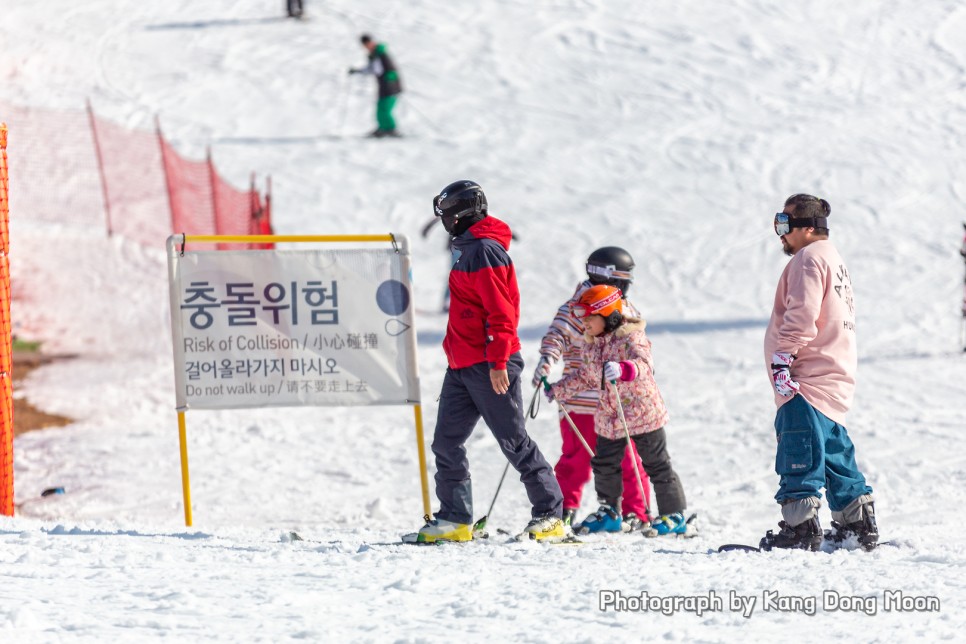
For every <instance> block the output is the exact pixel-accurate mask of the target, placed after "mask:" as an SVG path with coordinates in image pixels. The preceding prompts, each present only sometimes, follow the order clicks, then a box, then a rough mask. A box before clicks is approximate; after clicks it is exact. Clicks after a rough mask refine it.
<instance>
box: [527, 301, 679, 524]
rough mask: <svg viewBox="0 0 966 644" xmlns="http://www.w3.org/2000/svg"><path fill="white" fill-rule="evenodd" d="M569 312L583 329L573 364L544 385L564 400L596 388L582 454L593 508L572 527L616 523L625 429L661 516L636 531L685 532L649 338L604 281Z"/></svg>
mask: <svg viewBox="0 0 966 644" xmlns="http://www.w3.org/2000/svg"><path fill="white" fill-rule="evenodd" d="M573 313H574V317H576V318H578V319H579V320H580V321H581V323H582V325H583V327H584V329H585V330H586V333H585V334H584V343H583V345H582V346H581V350H580V366H579V367H578V368H577V369H574V370H573V371H571V372H570V374H569V375H568V376H567V377H566V378H563V379H561V380H560V381H558V382H556V383H554V384H553V385H551V386H550V387H549V388H548V389H547V390H546V394H547V398H548V399H549V400H554V399H557V398H559V399H561V400H569V399H571V398H573V397H574V396H575V395H577V394H578V393H580V392H584V391H587V390H588V389H594V388H599V387H602V388H603V391H602V392H601V394H600V399H599V401H598V403H597V408H596V409H595V410H594V429H595V431H596V432H597V453H596V454H595V455H594V457H593V458H592V459H590V464H591V466H592V467H593V469H594V488H595V490H596V491H597V498H598V499H599V500H600V508H598V510H597V512H595V513H593V514H591V515H590V516H589V517H587V518H586V519H584V520H583V521H582V522H581V524H580V526H578V528H576V529H575V531H579V532H580V533H586V532H601V531H604V532H614V531H616V530H620V529H621V523H622V522H621V514H620V499H621V495H622V492H623V482H622V480H621V461H622V460H623V458H624V455H625V454H626V450H627V443H628V436H629V437H630V439H629V440H630V442H632V443H633V444H634V445H635V446H636V447H637V453H638V454H640V455H641V460H642V462H643V464H644V470H645V471H646V472H647V474H648V476H650V477H651V481H652V482H653V483H654V494H655V496H657V505H658V512H659V513H660V515H661V516H659V517H658V518H657V519H655V520H654V521H653V522H652V523H651V524H650V525H647V526H643V527H642V531H643V532H644V536H646V537H659V536H664V535H684V534H688V529H689V526H688V523H687V521H686V520H685V518H684V509H685V508H686V507H687V503H686V500H685V497H684V488H683V487H682V485H681V481H680V479H678V475H677V473H675V471H674V468H673V467H671V457H670V455H669V454H668V451H667V433H666V431H665V429H664V426H665V425H666V424H667V421H668V412H667V407H666V406H665V405H664V399H663V398H662V397H661V392H660V391H659V390H658V388H657V382H655V380H654V367H653V363H652V360H651V341H650V340H648V338H647V334H646V333H645V331H644V328H645V323H644V320H641V319H640V318H636V317H631V316H629V315H628V316H625V315H624V312H623V299H622V298H621V291H620V289H619V288H617V287H616V286H610V285H608V284H598V285H596V286H592V287H590V288H589V289H587V290H586V291H584V292H583V293H582V294H581V295H580V298H579V299H578V302H577V304H574V306H573ZM634 484H635V485H637V481H636V476H635V482H634Z"/></svg>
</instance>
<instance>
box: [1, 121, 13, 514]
mask: <svg viewBox="0 0 966 644" xmlns="http://www.w3.org/2000/svg"><path fill="white" fill-rule="evenodd" d="M9 185H10V184H9V178H8V176H7V126H6V124H4V123H0V408H2V409H0V423H2V424H0V514H3V515H6V516H13V337H12V335H11V326H10V257H9V251H10V228H9V223H10V202H9V200H8V195H9V192H8V187H9Z"/></svg>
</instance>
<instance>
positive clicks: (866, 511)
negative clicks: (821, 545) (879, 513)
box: [825, 503, 879, 550]
mask: <svg viewBox="0 0 966 644" xmlns="http://www.w3.org/2000/svg"><path fill="white" fill-rule="evenodd" d="M862 509H863V512H862V514H863V515H864V516H863V518H862V519H861V520H860V521H853V522H852V523H845V524H842V523H839V522H838V521H832V529H831V530H827V531H826V532H825V538H826V539H828V540H829V541H832V542H834V543H837V544H839V543H842V542H843V541H845V540H846V539H848V538H849V537H852V536H855V537H856V539H857V540H858V542H859V545H860V546H862V548H864V549H865V550H872V549H874V548H875V547H876V545H877V544H878V542H879V526H878V525H877V524H876V522H875V504H874V503H866V504H865V505H863V506H862Z"/></svg>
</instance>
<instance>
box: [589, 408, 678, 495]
mask: <svg viewBox="0 0 966 644" xmlns="http://www.w3.org/2000/svg"><path fill="white" fill-rule="evenodd" d="M631 440H632V441H634V445H635V446H637V453H638V454H640V455H641V462H642V463H643V464H644V471H645V472H647V475H648V476H649V477H650V479H651V484H652V485H653V486H654V496H656V497H657V508H658V513H660V514H672V513H674V512H683V511H684V509H685V508H687V507H688V504H687V501H686V500H685V498H684V488H683V487H682V486H681V481H680V480H679V479H678V475H677V474H675V472H674V469H673V468H672V467H671V457H670V455H669V454H668V453H667V434H666V433H665V431H664V428H663V427H662V428H661V429H658V430H656V431H653V432H647V433H646V434H637V435H636V436H631ZM626 449H627V440H626V439H622V440H614V439H611V438H605V437H603V436H598V437H597V454H596V455H595V456H594V457H593V458H592V459H590V465H591V467H592V468H593V469H594V488H595V490H596V491H597V498H598V499H600V500H601V501H602V502H604V503H606V504H607V505H612V506H614V507H616V508H618V509H620V499H621V496H622V495H623V492H624V485H623V481H622V472H621V460H623V458H624V450H626ZM635 485H636V484H635Z"/></svg>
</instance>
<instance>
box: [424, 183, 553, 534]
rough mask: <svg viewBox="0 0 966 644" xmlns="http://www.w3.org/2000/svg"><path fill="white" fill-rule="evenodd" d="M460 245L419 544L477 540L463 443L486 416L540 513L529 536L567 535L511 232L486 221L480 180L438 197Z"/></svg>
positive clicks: (436, 207) (453, 271)
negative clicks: (524, 327)
mask: <svg viewBox="0 0 966 644" xmlns="http://www.w3.org/2000/svg"><path fill="white" fill-rule="evenodd" d="M433 209H434V212H435V214H436V216H437V217H440V218H441V219H442V222H443V227H444V228H446V232H447V233H449V234H450V236H451V237H452V238H453V267H452V269H451V271H450V276H449V288H450V309H449V322H448V324H447V326H446V337H445V339H444V340H443V350H444V351H445V352H446V359H447V361H448V363H449V368H448V369H447V370H446V377H445V378H444V379H443V389H442V392H441V393H440V398H439V411H438V415H437V419H436V432H435V435H434V438H433V454H434V455H435V456H436V496H437V498H438V499H439V503H440V509H439V512H437V513H436V515H435V516H436V518H435V519H434V520H432V521H430V522H429V523H427V524H426V525H425V526H423V528H422V529H420V531H419V533H418V540H419V541H423V542H432V541H469V540H470V539H472V538H473V532H472V521H473V497H472V489H471V485H470V471H469V463H468V462H467V460H466V449H465V447H464V444H465V443H466V440H467V439H468V438H469V437H470V434H472V433H473V428H474V427H475V426H476V423H477V422H478V421H479V420H480V418H483V420H484V421H485V422H486V424H487V426H489V428H490V431H491V432H493V435H494V436H495V437H496V439H497V442H498V443H499V445H500V449H501V450H502V451H503V454H504V455H505V456H506V458H507V460H509V461H510V463H511V464H512V465H513V467H514V468H516V470H517V471H518V472H519V473H520V480H521V481H522V482H523V484H524V486H525V487H526V490H527V497H528V498H529V499H530V503H531V504H532V506H533V508H532V511H531V515H532V517H533V519H532V520H531V521H530V523H529V524H528V525H527V527H526V530H525V532H526V533H529V536H530V537H532V538H534V539H537V540H542V539H548V540H555V539H559V538H562V537H564V536H566V530H565V527H564V525H563V523H562V522H561V520H560V516H561V511H562V504H563V496H562V494H561V493H560V485H559V484H558V483H557V479H556V477H555V476H554V473H553V469H552V468H551V467H550V464H549V463H548V462H547V460H546V459H545V458H544V457H543V454H541V453H540V449H539V448H538V447H537V444H536V443H534V442H533V441H532V440H531V439H530V436H529V435H528V434H527V431H526V423H525V420H524V411H523V397H522V394H521V386H520V373H521V372H522V370H523V358H522V357H521V356H520V339H519V338H518V337H517V325H518V323H519V321H520V290H519V288H518V287H517V278H516V271H515V270H514V268H513V262H512V261H511V260H510V256H509V254H508V253H507V251H508V249H509V247H510V237H511V232H510V227H509V226H507V225H506V224H505V223H503V222H502V221H500V220H499V219H497V218H495V217H490V216H488V214H487V202H486V195H484V194H483V189H482V188H480V186H479V185H478V184H476V183H474V182H472V181H456V182H454V183H451V184H450V185H448V186H446V187H445V188H443V190H442V192H440V194H439V195H437V196H436V197H435V198H434V199H433Z"/></svg>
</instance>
